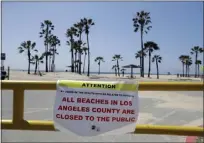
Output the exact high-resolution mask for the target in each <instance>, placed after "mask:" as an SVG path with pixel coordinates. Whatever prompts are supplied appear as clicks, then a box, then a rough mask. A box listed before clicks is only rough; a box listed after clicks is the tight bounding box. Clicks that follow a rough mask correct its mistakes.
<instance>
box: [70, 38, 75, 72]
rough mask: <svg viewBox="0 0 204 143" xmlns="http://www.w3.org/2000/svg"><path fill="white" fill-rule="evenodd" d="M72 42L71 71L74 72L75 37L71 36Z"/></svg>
mask: <svg viewBox="0 0 204 143" xmlns="http://www.w3.org/2000/svg"><path fill="white" fill-rule="evenodd" d="M70 43H71V72H74V50H73V38H71V40H70Z"/></svg>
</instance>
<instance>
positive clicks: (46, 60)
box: [45, 26, 49, 72]
mask: <svg viewBox="0 0 204 143" xmlns="http://www.w3.org/2000/svg"><path fill="white" fill-rule="evenodd" d="M48 33H49V28H48V26H47V28H46V36H45V40H46V46H45V72H48V54H47V53H48V49H49V45H48Z"/></svg>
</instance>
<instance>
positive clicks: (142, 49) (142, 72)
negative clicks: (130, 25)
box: [140, 28, 144, 77]
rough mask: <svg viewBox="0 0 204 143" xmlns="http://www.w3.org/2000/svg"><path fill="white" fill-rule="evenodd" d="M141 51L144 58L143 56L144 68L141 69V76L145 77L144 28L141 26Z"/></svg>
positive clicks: (142, 64) (142, 65)
mask: <svg viewBox="0 0 204 143" xmlns="http://www.w3.org/2000/svg"><path fill="white" fill-rule="evenodd" d="M141 51H142V58H141V62H140V63H141V64H140V65H141V67H142V70H141V77H144V55H143V52H144V48H143V28H141Z"/></svg>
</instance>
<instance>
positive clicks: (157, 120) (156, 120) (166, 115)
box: [148, 110, 176, 124]
mask: <svg viewBox="0 0 204 143" xmlns="http://www.w3.org/2000/svg"><path fill="white" fill-rule="evenodd" d="M174 113H176V110H173V111H171V112H169V113H167V114H165V115H164V116H162V117H160V118H157V119H154V120H153V121H152V122H149V123H148V124H155V123H158V122H160V121H163V120H164V119H165V118H168V117H169V116H171V115H173V114H174Z"/></svg>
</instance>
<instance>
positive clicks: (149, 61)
mask: <svg viewBox="0 0 204 143" xmlns="http://www.w3.org/2000/svg"><path fill="white" fill-rule="evenodd" d="M150 70H151V53H150V50H149V70H148V77H150Z"/></svg>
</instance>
